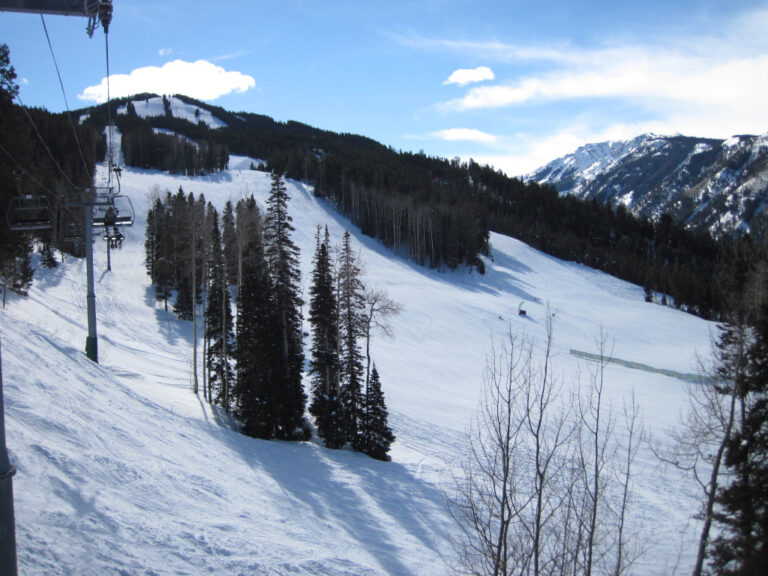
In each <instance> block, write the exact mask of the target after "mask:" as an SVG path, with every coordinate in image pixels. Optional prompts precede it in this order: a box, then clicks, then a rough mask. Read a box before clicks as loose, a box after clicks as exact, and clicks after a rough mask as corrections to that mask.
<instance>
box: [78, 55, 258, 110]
mask: <svg viewBox="0 0 768 576" xmlns="http://www.w3.org/2000/svg"><path fill="white" fill-rule="evenodd" d="M109 85H110V92H111V95H112V96H113V97H118V98H119V97H122V96H130V95H133V94H138V93H140V92H154V93H157V94H184V95H186V96H191V97H192V98H197V99H200V100H215V99H216V98H219V97H221V96H224V95H225V94H231V93H232V92H237V93H242V92H246V91H248V90H250V89H251V88H255V87H256V81H255V80H254V79H253V78H252V77H251V76H248V75H246V74H242V73H240V72H237V71H229V70H225V69H224V68H222V67H220V66H216V65H215V64H212V63H211V62H208V61H207V60H197V61H195V62H185V61H184V60H174V61H172V62H168V63H166V64H164V65H163V66H161V67H157V66H146V67H143V68H137V69H135V70H133V71H132V72H131V73H130V74H113V75H112V76H110V78H109ZM78 98H80V99H81V100H86V101H91V102H105V101H106V99H107V79H106V78H104V79H103V80H102V81H101V83H100V84H97V85H95V86H89V87H87V88H86V89H85V90H84V91H83V92H82V93H81V94H79V95H78Z"/></svg>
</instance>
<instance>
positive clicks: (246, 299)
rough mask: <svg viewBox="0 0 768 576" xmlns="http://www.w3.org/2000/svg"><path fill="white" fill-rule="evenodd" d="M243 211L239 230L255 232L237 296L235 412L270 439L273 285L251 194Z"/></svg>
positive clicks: (247, 430) (246, 427) (246, 426)
mask: <svg viewBox="0 0 768 576" xmlns="http://www.w3.org/2000/svg"><path fill="white" fill-rule="evenodd" d="M239 208H240V209H239V210H238V228H240V224H242V223H244V222H246V221H247V222H249V228H250V229H251V231H252V233H251V235H250V236H249V238H248V242H247V243H244V247H245V251H246V253H247V254H248V257H247V258H244V259H243V260H242V263H241V281H240V285H239V288H238V297H237V329H236V334H237V339H236V346H235V359H236V361H237V364H236V383H235V387H234V390H233V394H234V401H235V402H234V403H235V414H236V416H237V417H238V418H239V420H240V421H241V422H242V429H241V431H242V432H243V434H246V435H248V436H254V437H257V438H264V439H270V438H274V437H275V435H276V428H277V423H276V417H275V411H274V408H273V406H274V396H275V391H274V385H273V368H272V366H273V362H274V358H275V355H276V345H277V334H276V331H275V325H276V322H275V315H274V311H273V310H274V306H273V286H272V281H271V278H270V276H269V273H268V270H267V265H266V262H265V260H264V244H263V238H262V234H261V226H258V227H257V226H254V225H253V224H256V223H258V222H260V221H261V218H260V216H259V211H258V208H257V207H256V203H255V201H253V199H252V198H251V199H250V200H249V201H247V202H244V203H243V204H242V206H240V207H239Z"/></svg>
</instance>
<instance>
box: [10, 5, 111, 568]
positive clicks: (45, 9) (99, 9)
mask: <svg viewBox="0 0 768 576" xmlns="http://www.w3.org/2000/svg"><path fill="white" fill-rule="evenodd" d="M0 12H32V13H39V14H56V15H62V16H85V17H87V18H88V27H87V28H86V30H87V32H88V35H89V36H93V31H94V29H95V27H96V24H97V23H98V22H100V23H101V25H102V28H104V33H105V34H106V33H107V32H108V30H109V24H110V22H111V20H112V0H0ZM89 207H90V209H86V226H85V230H86V231H85V238H86V259H87V260H88V295H87V300H88V339H87V340H86V342H85V348H86V354H87V355H88V358H90V359H91V360H93V361H94V362H98V347H97V341H96V304H95V301H96V298H95V296H94V293H93V231H92V230H91V225H92V223H91V219H92V210H93V205H92V204H90V205H89ZM15 473H16V468H14V467H13V466H12V465H11V462H10V459H9V458H8V450H7V449H6V446H5V406H4V401H3V362H2V356H0V575H2V576H16V574H17V573H18V565H17V559H16V521H15V518H14V512H13V475H14V474H15Z"/></svg>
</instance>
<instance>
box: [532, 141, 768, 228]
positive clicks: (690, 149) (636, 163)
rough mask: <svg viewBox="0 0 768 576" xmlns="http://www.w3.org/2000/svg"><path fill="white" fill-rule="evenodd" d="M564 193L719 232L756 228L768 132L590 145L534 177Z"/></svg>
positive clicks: (767, 188)
mask: <svg viewBox="0 0 768 576" xmlns="http://www.w3.org/2000/svg"><path fill="white" fill-rule="evenodd" d="M527 178H528V179H529V180H535V181H537V182H539V183H546V184H551V185H553V186H555V187H556V188H557V189H558V190H559V191H560V193H561V194H573V195H574V196H578V197H580V198H583V199H586V200H591V199H597V200H599V201H601V202H609V203H611V204H613V205H618V204H623V205H624V206H626V207H627V209H628V210H629V211H630V212H632V213H634V214H636V215H639V216H642V217H647V218H651V219H658V218H660V217H661V215H662V214H665V213H666V214H670V215H671V216H672V217H673V218H674V219H675V220H676V221H677V222H682V223H685V224H686V225H688V226H689V227H691V228H695V229H706V230H709V231H710V232H712V233H714V234H723V233H726V234H727V233H731V232H734V231H749V230H750V229H751V228H752V227H754V226H755V225H756V224H757V222H758V220H760V219H762V218H765V214H764V209H765V206H766V203H768V134H764V135H762V136H734V137H733V138H730V139H728V140H716V139H706V138H690V137H686V136H658V135H655V134H643V135H641V136H638V137H636V138H634V139H632V140H626V141H621V142H601V143H599V144H587V145H585V146H582V147H580V148H579V149H577V150H576V151H575V152H574V153H572V154H568V155H566V156H563V157H561V158H558V159H557V160H554V161H552V162H550V163H549V164H547V165H546V166H543V167H542V168H539V169H538V170H536V171H535V172H533V173H532V174H530V175H528V176H527Z"/></svg>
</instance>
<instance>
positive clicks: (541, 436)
mask: <svg viewBox="0 0 768 576" xmlns="http://www.w3.org/2000/svg"><path fill="white" fill-rule="evenodd" d="M547 317H548V319H549V322H548V323H547V332H546V339H545V342H544V351H543V355H542V358H541V360H538V361H537V360H535V358H534V348H535V347H534V343H533V342H532V340H530V339H529V338H522V339H521V338H517V337H515V336H514V335H512V334H511V333H510V334H509V337H508V340H506V341H505V342H504V343H503V344H502V345H501V346H497V345H496V344H495V343H494V345H493V347H492V350H491V353H490V354H489V356H488V357H487V358H486V367H485V372H484V380H483V383H484V386H483V393H482V398H481V402H480V407H479V411H478V415H477V417H476V418H475V420H474V422H473V426H472V428H471V432H470V435H469V439H468V440H469V442H468V456H467V458H466V459H465V460H464V462H463V463H462V466H461V467H460V468H459V469H455V470H454V471H453V476H452V484H451V486H450V487H448V488H447V489H446V491H445V492H446V498H447V501H448V504H449V508H450V510H451V513H452V515H453V517H454V519H455V520H456V521H457V523H458V525H459V527H460V534H461V536H460V542H459V543H458V550H459V563H460V565H459V567H458V568H459V570H460V571H461V572H463V573H467V574H472V575H481V574H482V575H494V576H501V575H504V576H506V575H512V574H515V575H521V576H528V575H533V576H555V575H557V576H563V575H566V574H568V575H574V576H575V575H579V576H581V575H584V576H587V575H591V574H601V575H602V574H605V575H613V576H619V575H621V574H624V573H626V570H627V569H628V567H629V566H630V565H631V563H632V561H633V560H634V557H633V556H632V555H631V554H630V553H634V551H635V548H634V547H632V546H628V545H627V543H628V540H629V539H630V536H629V535H630V534H631V531H629V530H628V529H627V528H628V526H627V512H628V509H629V504H630V502H631V483H630V481H631V475H632V463H633V461H634V458H635V455H636V453H637V446H638V442H639V439H640V437H641V436H642V432H641V426H640V422H639V414H638V409H637V405H636V403H635V402H634V399H633V400H632V403H631V404H629V405H628V406H625V412H624V414H625V417H624V420H625V424H626V434H625V435H624V436H623V438H624V442H623V443H622V442H620V440H619V439H618V438H617V434H615V433H614V420H615V418H614V416H613V412H612V410H611V407H610V405H608V406H606V405H605V402H604V398H603V394H604V392H603V391H604V386H605V367H606V364H607V356H606V355H605V349H606V348H605V342H606V340H605V337H604V335H602V334H601V337H600V340H599V341H598V349H599V352H600V355H599V357H598V359H599V361H598V364H597V366H596V368H595V369H594V370H590V375H591V379H590V387H589V391H588V393H586V394H583V393H576V394H572V395H569V396H568V397H564V395H563V389H564V386H563V384H562V381H561V380H560V379H559V378H558V377H556V376H555V374H554V367H553V362H552V357H553V327H552V315H551V314H547Z"/></svg>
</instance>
